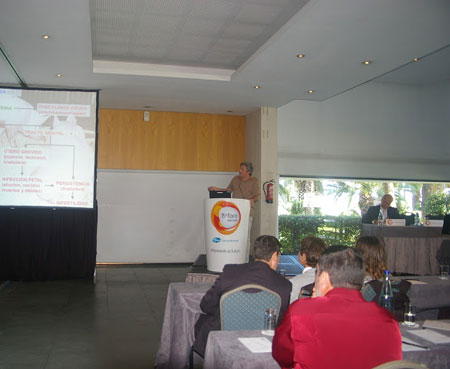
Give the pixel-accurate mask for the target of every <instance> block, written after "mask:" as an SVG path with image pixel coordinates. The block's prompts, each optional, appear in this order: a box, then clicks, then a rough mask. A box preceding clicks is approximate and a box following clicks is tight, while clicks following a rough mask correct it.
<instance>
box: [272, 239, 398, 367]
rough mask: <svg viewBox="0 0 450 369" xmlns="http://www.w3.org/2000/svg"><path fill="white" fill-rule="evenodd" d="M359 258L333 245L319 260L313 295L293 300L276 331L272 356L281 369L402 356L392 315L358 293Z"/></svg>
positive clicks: (361, 267)
mask: <svg viewBox="0 0 450 369" xmlns="http://www.w3.org/2000/svg"><path fill="white" fill-rule="evenodd" d="M364 274H365V270H364V264H363V260H362V258H361V256H360V255H359V254H358V253H357V252H356V251H355V250H354V249H353V248H350V247H344V246H331V247H329V248H328V249H326V250H325V252H324V254H322V256H321V257H320V259H319V262H318V264H317V271H316V280H315V293H316V296H317V297H316V298H304V299H300V300H297V301H295V302H294V303H292V304H291V305H290V306H289V308H288V310H287V312H286V314H285V316H284V318H283V321H282V323H281V325H280V326H279V327H278V328H277V329H276V331H275V336H274V339H273V344H272V355H273V357H274V359H275V360H276V361H277V362H278V364H280V366H281V367H282V368H295V369H306V368H308V369H310V368H314V369H330V368H333V369H341V368H342V369H369V368H373V367H375V366H377V365H380V364H382V363H385V362H388V361H392V360H400V359H401V358H402V337H401V333H400V329H399V327H398V323H397V321H396V320H395V318H394V317H393V315H392V314H391V313H390V312H389V311H387V310H386V309H384V308H382V307H380V306H378V305H377V304H376V303H374V302H367V301H365V300H364V299H363V297H362V296H361V292H360V289H361V286H362V284H363V280H364Z"/></svg>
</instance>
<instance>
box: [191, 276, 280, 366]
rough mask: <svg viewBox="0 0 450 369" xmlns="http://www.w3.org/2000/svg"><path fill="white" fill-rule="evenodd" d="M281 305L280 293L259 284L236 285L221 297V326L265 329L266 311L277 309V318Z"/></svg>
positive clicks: (240, 329) (226, 327) (192, 363)
mask: <svg viewBox="0 0 450 369" xmlns="http://www.w3.org/2000/svg"><path fill="white" fill-rule="evenodd" d="M280 307H281V297H280V295H279V294H278V293H276V292H274V291H272V290H270V289H268V288H266V287H263V286H260V285H258V284H245V285H243V286H240V287H236V288H234V289H232V290H230V291H228V292H226V293H224V294H223V295H222V297H221V298H220V328H221V330H223V331H242V330H252V329H264V312H265V311H266V309H268V308H273V309H275V311H276V320H278V315H279V312H280ZM194 352H195V353H197V354H198V352H196V351H195V350H194V348H193V347H191V351H190V355H189V369H193V367H194Z"/></svg>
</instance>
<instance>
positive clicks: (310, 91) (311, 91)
mask: <svg viewBox="0 0 450 369" xmlns="http://www.w3.org/2000/svg"><path fill="white" fill-rule="evenodd" d="M306 92H307V93H309V94H310V95H311V94H313V93H314V90H308V91H306Z"/></svg>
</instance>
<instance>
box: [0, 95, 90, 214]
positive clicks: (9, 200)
mask: <svg viewBox="0 0 450 369" xmlns="http://www.w3.org/2000/svg"><path fill="white" fill-rule="evenodd" d="M96 104H97V92H96V91H60V90H20V89H8V88H0V173H1V174H0V205H5V206H12V207H13V206H49V207H86V208H92V207H93V204H94V185H95V183H94V181H95V152H96V148H95V143H96V139H95V137H96V126H97V122H96V119H97V106H96Z"/></svg>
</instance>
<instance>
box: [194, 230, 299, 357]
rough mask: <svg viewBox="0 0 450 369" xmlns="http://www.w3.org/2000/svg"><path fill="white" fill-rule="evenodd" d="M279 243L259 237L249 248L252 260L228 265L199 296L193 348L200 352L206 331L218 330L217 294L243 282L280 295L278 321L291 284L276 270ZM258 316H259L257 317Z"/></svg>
mask: <svg viewBox="0 0 450 369" xmlns="http://www.w3.org/2000/svg"><path fill="white" fill-rule="evenodd" d="M280 247H281V245H280V242H279V241H278V240H277V239H276V238H275V237H273V236H260V237H258V238H257V239H256V240H255V243H254V245H253V248H252V256H253V259H254V261H253V262H250V263H246V264H228V265H225V267H224V268H223V272H222V274H221V275H220V276H219V277H218V278H217V279H216V282H215V283H214V285H213V286H212V287H211V289H210V290H208V292H206V294H205V296H204V297H203V299H202V301H201V303H200V308H201V309H202V312H203V314H201V315H200V317H199V319H198V320H197V323H196V324H195V343H194V350H195V351H196V352H198V353H199V354H200V355H202V356H203V355H204V353H205V348H206V342H207V339H208V334H209V332H210V331H214V330H220V297H221V296H222V295H223V294H224V293H225V292H227V291H230V290H232V289H234V288H236V287H239V286H242V285H244V284H259V285H261V286H263V287H266V288H268V289H270V290H272V291H274V292H276V293H278V294H279V295H280V297H281V308H280V313H279V317H278V322H281V320H282V318H283V315H284V313H285V311H286V309H287V307H288V306H289V297H290V294H291V289H292V285H291V282H289V281H288V280H287V279H286V278H284V277H282V276H281V275H280V274H279V273H277V272H276V269H277V266H278V262H279V260H280ZM261 319H262V317H261Z"/></svg>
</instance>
